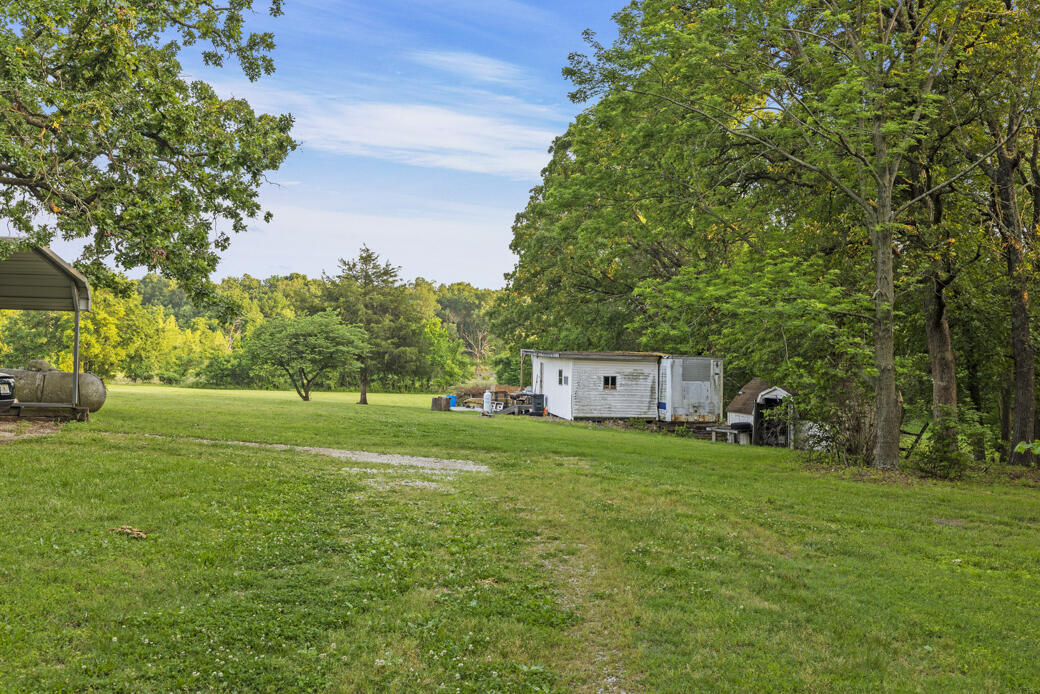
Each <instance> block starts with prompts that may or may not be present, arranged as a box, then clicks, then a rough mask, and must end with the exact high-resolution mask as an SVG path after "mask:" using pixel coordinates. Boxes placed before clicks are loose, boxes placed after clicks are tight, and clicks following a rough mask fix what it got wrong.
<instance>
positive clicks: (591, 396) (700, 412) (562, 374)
mask: <svg viewBox="0 0 1040 694" xmlns="http://www.w3.org/2000/svg"><path fill="white" fill-rule="evenodd" d="M527 356H530V357H531V373H532V374H533V379H534V382H533V383H532V390H533V392H534V393H541V394H544V395H545V407H546V410H548V412H549V414H552V415H555V416H557V417H561V418H563V419H654V420H660V421H665V422H715V421H718V420H719V419H721V418H722V360H721V359H714V358H712V357H691V356H682V355H670V354H659V353H656V352H550V351H544V350H523V351H522V353H521V359H523V358H524V357H527Z"/></svg>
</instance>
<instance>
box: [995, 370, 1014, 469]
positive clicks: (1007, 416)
mask: <svg viewBox="0 0 1040 694" xmlns="http://www.w3.org/2000/svg"><path fill="white" fill-rule="evenodd" d="M1012 392H1013V391H1012V388H1011V386H1009V385H1005V386H1004V387H1003V388H1001V390H1000V402H999V403H998V406H997V410H998V415H999V417H1000V444H1001V446H1002V447H1003V450H1002V451H1001V458H1002V459H1003V460H1005V461H1006V460H1008V459H1009V458H1010V457H1011V455H1010V454H1011V449H1010V447H1009V445H1010V443H1011V394H1012Z"/></svg>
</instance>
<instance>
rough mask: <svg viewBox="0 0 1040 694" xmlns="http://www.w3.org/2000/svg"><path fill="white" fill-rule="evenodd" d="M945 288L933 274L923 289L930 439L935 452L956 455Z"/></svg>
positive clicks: (954, 375) (954, 377) (954, 387)
mask: <svg viewBox="0 0 1040 694" xmlns="http://www.w3.org/2000/svg"><path fill="white" fill-rule="evenodd" d="M945 291H946V284H945V283H944V282H943V281H942V279H941V278H940V277H938V275H936V274H932V275H931V276H929V277H928V278H927V281H926V284H925V288H924V324H925V334H926V336H927V339H928V361H929V364H930V366H931V373H932V418H933V419H934V420H935V425H934V428H933V429H932V439H933V441H934V442H935V444H936V448H937V451H938V450H941V451H943V455H955V454H956V453H957V450H958V440H957V365H956V361H955V357H954V354H953V341H952V339H951V337H950V324H949V321H948V319H947V314H946V297H945Z"/></svg>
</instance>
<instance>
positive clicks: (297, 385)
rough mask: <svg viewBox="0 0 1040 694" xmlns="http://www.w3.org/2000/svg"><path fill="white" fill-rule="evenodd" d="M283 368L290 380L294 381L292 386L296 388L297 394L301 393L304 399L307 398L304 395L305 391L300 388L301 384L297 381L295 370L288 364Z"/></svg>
mask: <svg viewBox="0 0 1040 694" xmlns="http://www.w3.org/2000/svg"><path fill="white" fill-rule="evenodd" d="M282 370H283V371H285V374H286V375H287V376H288V377H289V382H290V383H292V387H293V388H295V389H296V394H297V395H299V396H300V398H301V399H302V400H306V399H307V398H306V397H305V396H304V394H303V391H302V390H300V384H299V383H297V381H296V374H295V373H293V370H292V369H290V368H288V367H286V366H283V367H282Z"/></svg>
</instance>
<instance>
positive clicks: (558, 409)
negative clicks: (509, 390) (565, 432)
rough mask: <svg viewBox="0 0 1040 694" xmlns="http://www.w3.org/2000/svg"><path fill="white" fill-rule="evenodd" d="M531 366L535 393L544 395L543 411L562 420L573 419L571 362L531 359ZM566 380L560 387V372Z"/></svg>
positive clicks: (545, 358) (539, 358)
mask: <svg viewBox="0 0 1040 694" xmlns="http://www.w3.org/2000/svg"><path fill="white" fill-rule="evenodd" d="M531 360H532V361H531V366H532V367H533V369H534V373H535V374H539V375H541V378H539V376H537V375H536V377H535V387H534V392H535V393H545V409H547V410H548V411H549V414H551V415H555V416H557V417H562V418H564V419H573V417H572V415H571V382H572V378H573V377H572V375H571V374H572V371H573V360H571V359H563V358H559V359H557V358H553V357H537V356H533V357H531ZM561 370H562V371H563V375H564V377H565V378H566V380H567V384H566V385H560V379H559V376H560V371H561Z"/></svg>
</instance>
